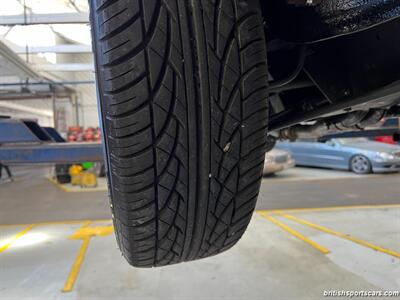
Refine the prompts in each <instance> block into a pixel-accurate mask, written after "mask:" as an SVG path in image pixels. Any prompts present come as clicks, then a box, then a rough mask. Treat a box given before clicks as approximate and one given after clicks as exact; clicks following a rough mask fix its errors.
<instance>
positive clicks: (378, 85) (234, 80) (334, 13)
mask: <svg viewBox="0 0 400 300" xmlns="http://www.w3.org/2000/svg"><path fill="white" fill-rule="evenodd" d="M90 3H91V12H92V14H91V24H92V35H93V45H94V52H95V60H96V71H97V72H96V76H97V84H98V86H97V87H98V94H99V108H100V111H101V121H102V127H103V136H104V152H105V155H106V157H107V164H106V165H107V173H108V185H109V190H110V198H111V210H112V212H113V218H114V227H115V231H116V236H117V240H118V244H119V247H120V249H121V251H122V253H123V255H124V256H125V258H126V259H127V261H128V262H129V263H131V264H132V265H134V266H138V267H154V266H164V265H169V264H175V263H179V262H183V261H191V260H195V259H200V258H205V257H208V256H213V255H216V254H218V253H221V252H223V251H225V250H227V249H229V248H231V247H232V246H233V245H235V244H236V243H237V241H238V240H239V239H240V238H241V236H242V235H243V233H244V232H245V231H246V228H247V225H248V224H249V222H250V219H251V216H252V214H253V211H254V209H255V205H256V201H257V197H258V193H259V190H260V186H261V180H262V176H263V167H264V160H265V153H266V152H267V151H269V150H271V149H272V147H273V146H274V144H275V142H276V141H277V140H278V139H290V140H293V139H296V138H297V137H299V136H300V135H302V136H307V135H313V136H322V135H325V134H328V133H332V132H337V131H354V130H362V129H366V128H369V127H372V126H374V125H375V124H377V123H378V122H379V121H380V120H381V119H382V118H383V117H389V116H396V115H399V114H400V106H399V102H400V55H399V54H400V39H399V33H400V0H387V1H384V0H349V1H343V0H325V1H323V0H287V1H283V0H269V1H260V0H175V1H172V0H163V1H161V0H146V1H144V0H93V1H90Z"/></svg>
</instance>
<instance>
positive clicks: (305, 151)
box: [276, 138, 400, 174]
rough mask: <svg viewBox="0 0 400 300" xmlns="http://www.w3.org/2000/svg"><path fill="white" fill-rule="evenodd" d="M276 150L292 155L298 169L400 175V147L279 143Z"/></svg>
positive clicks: (354, 141) (352, 141) (359, 142)
mask: <svg viewBox="0 0 400 300" xmlns="http://www.w3.org/2000/svg"><path fill="white" fill-rule="evenodd" d="M276 148H278V149H281V150H287V151H289V152H290V153H291V154H292V156H293V158H294V159H295V160H296V165H299V166H312V167H324V168H332V169H342V170H351V171H353V172H354V173H357V174H368V173H372V172H375V173H383V172H396V171H400V146H397V145H389V144H383V143H378V142H374V141H371V140H368V139H366V138H346V139H332V140H329V141H327V142H324V143H319V142H316V141H314V140H313V141H311V140H308V141H307V140H302V141H297V142H279V143H277V145H276Z"/></svg>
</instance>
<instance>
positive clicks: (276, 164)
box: [264, 149, 295, 175]
mask: <svg viewBox="0 0 400 300" xmlns="http://www.w3.org/2000/svg"><path fill="white" fill-rule="evenodd" d="M294 166H295V161H294V159H293V158H292V156H291V155H290V153H289V152H288V151H283V150H278V149H272V150H271V151H269V152H267V154H265V162H264V175H270V174H275V173H278V172H281V171H283V170H286V169H289V168H293V167H294Z"/></svg>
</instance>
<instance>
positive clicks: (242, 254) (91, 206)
mask: <svg viewBox="0 0 400 300" xmlns="http://www.w3.org/2000/svg"><path fill="white" fill-rule="evenodd" d="M88 22H89V8H88V4H87V1H85V0H68V1H67V0H10V1H7V5H3V6H2V8H1V9H0V130H2V131H0V166H2V169H1V170H2V174H1V176H0V207H1V209H0V299H28V298H29V299H103V298H104V299H109V298H111V297H112V298H115V299H128V298H129V299H288V298H296V299H322V298H324V296H326V295H325V294H324V293H327V292H329V291H390V292H393V293H395V292H396V291H397V292H398V291H399V290H400V187H399V182H400V174H399V172H398V171H396V170H395V171H394V172H388V173H384V174H383V173H373V174H363V175H360V174H355V173H352V172H350V171H347V170H334V169H332V168H316V167H305V166H296V167H292V168H288V169H284V170H282V171H281V170H280V171H281V172H277V173H276V174H269V175H266V176H265V177H264V178H263V180H262V185H261V191H260V195H259V198H258V203H257V207H256V212H255V213H254V216H253V218H252V221H251V224H250V226H249V228H248V231H247V232H246V234H245V235H244V237H243V238H242V240H241V241H240V242H239V243H238V245H236V246H235V247H234V248H232V250H230V251H228V252H225V253H223V254H220V255H218V256H215V257H211V258H207V259H203V260H199V261H195V262H191V263H184V264H179V265H173V266H168V267H163V268H155V269H138V268H133V267H131V266H129V265H128V264H127V263H126V261H125V260H124V259H123V257H121V254H120V252H119V250H118V248H117V244H116V241H115V237H114V233H113V226H112V220H111V213H110V204H109V199H108V193H107V180H106V179H105V177H104V176H102V175H100V174H99V173H98V172H97V171H96V172H95V171H92V170H93V168H95V167H96V166H98V165H101V159H98V156H96V158H95V159H94V160H93V162H95V164H94V166H93V164H91V165H90V166H89V167H88V169H86V170H85V167H84V166H83V167H82V166H81V165H80V164H78V165H79V168H80V169H79V171H78V172H79V173H80V174H82V173H84V174H85V175H92V174H93V176H94V177H88V179H87V180H88V182H86V183H85V182H83V183H79V184H73V183H71V182H68V183H63V182H60V180H59V179H60V177H59V176H60V174H59V173H58V171H57V168H56V167H55V166H56V164H58V165H60V164H64V165H65V164H67V168H66V169H67V171H64V172H66V173H68V174H67V175H68V176H70V177H71V178H72V177H73V176H74V174H71V167H72V165H73V164H74V163H75V162H76V161H77V160H74V159H73V158H70V159H72V161H69V162H68V161H65V160H66V158H65V157H64V158H62V159H61V158H60V155H58V156H57V155H55V157H54V162H52V163H41V164H32V160H35V158H32V156H30V155H28V154H27V153H26V152H23V153H24V156H22V160H21V156H20V157H16V155H14V156H15V157H12V158H10V156H8V158H7V159H8V160H7V163H5V162H4V161H3V162H2V161H1V157H2V156H1V155H2V153H3V154H4V155H10V151H8V152H6V151H4V152H1V150H2V144H1V141H2V140H1V138H4V139H5V138H8V139H10V140H12V141H13V142H15V141H16V139H18V138H20V136H19V134H15V136H14V132H11V131H10V132H5V128H8V127H2V124H1V121H3V124H6V125H7V124H10V120H13V121H12V122H14V121H17V123H18V124H21V123H20V122H21V120H23V121H32V122H34V123H36V124H39V125H40V126H41V127H42V128H47V127H52V128H55V129H56V130H57V132H58V133H59V134H60V136H61V137H62V138H63V139H64V141H65V142H67V143H68V144H69V143H71V144H72V147H74V143H75V142H80V143H95V144H96V145H97V146H96V149H94V150H96V151H101V149H102V148H101V143H100V139H99V137H98V134H96V133H97V132H98V131H99V129H98V127H99V121H98V112H97V96H96V86H95V78H94V62H93V54H92V46H91V36H90V27H89V24H88ZM13 124H14V123H13ZM24 124H25V123H24ZM7 126H8V125H7ZM397 129H399V128H397ZM12 135H13V136H12ZM53 142H54V141H53ZM393 147H396V146H395V145H394V146H393ZM397 147H399V153H400V145H397ZM4 149H5V148H3V150H4ZM88 149H89V148H85V151H88ZM6 150H7V149H6ZM92 150H93V149H92ZM12 151H14V148H12ZM12 151H11V152H12ZM46 153H47V152H46ZM83 156H84V155H83ZM87 158H88V157H87V156H84V158H83V159H82V161H81V162H82V163H83V162H86V161H90V156H89V160H86V159H87ZM67 160H68V159H67ZM17 162H18V163H17ZM36 162H37V161H36ZM399 166H400V163H399ZM6 167H7V168H9V170H10V173H11V174H10V175H12V176H11V177H9V176H8V174H7V172H6V171H7V170H8V169H6ZM82 168H83V169H82ZM68 169H69V170H68ZM61 175H63V174H61ZM71 178H70V181H71ZM80 178H83V176H81V177H80ZM397 295H399V294H397Z"/></svg>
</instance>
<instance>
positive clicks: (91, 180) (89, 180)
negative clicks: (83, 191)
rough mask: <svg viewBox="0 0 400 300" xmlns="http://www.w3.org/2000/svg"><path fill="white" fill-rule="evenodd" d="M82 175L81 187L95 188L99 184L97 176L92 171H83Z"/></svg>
mask: <svg viewBox="0 0 400 300" xmlns="http://www.w3.org/2000/svg"><path fill="white" fill-rule="evenodd" d="M80 176H81V182H80V185H81V187H84V188H93V187H96V186H97V176H96V174H94V173H91V172H83V173H81V174H80Z"/></svg>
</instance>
